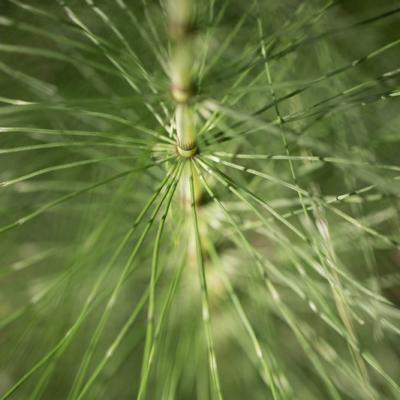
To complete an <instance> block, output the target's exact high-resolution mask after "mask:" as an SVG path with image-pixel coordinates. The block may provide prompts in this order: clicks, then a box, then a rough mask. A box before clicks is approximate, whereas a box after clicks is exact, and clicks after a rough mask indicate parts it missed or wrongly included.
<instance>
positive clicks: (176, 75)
mask: <svg viewBox="0 0 400 400" xmlns="http://www.w3.org/2000/svg"><path fill="white" fill-rule="evenodd" d="M167 10H168V30H169V38H170V40H171V42H172V53H171V60H170V79H171V95H172V98H173V100H174V101H175V102H176V109H175V122H176V129H177V136H178V138H177V149H178V152H179V154H181V156H183V157H192V156H193V155H194V154H196V152H197V147H196V127H195V116H194V112H193V107H192V105H191V104H190V100H191V98H192V96H193V73H194V71H193V70H194V58H195V52H194V50H193V49H194V40H193V29H192V28H193V19H194V18H193V17H194V5H193V0H169V1H168V9H167Z"/></svg>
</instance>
